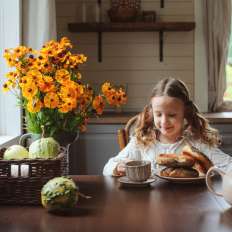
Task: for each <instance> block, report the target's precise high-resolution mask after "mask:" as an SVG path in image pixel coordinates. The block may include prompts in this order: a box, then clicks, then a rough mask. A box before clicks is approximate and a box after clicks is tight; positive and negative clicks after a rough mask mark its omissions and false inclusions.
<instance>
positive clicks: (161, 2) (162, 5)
mask: <svg viewBox="0 0 232 232" xmlns="http://www.w3.org/2000/svg"><path fill="white" fill-rule="evenodd" d="M160 8H164V0H160Z"/></svg>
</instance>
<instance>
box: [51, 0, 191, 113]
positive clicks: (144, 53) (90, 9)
mask: <svg viewBox="0 0 232 232" xmlns="http://www.w3.org/2000/svg"><path fill="white" fill-rule="evenodd" d="M85 4H86V19H87V21H89V22H95V21H96V15H95V12H96V0H85ZM56 8H57V10H56V11H57V31H58V38H61V37H62V36H67V37H69V38H70V39H71V41H72V42H73V44H74V51H75V52H78V53H84V54H85V55H86V56H87V57H88V62H87V63H86V64H85V65H83V66H82V74H83V78H84V80H86V82H88V83H90V84H92V85H94V86H96V87H97V86H99V84H101V83H103V82H104V81H105V80H109V81H111V82H112V83H114V84H117V85H123V86H125V87H126V89H127V94H128V96H129V101H128V103H127V105H125V107H124V108H125V110H126V111H138V110H139V111H140V110H141V109H142V108H143V106H144V105H145V104H146V103H147V100H148V98H149V95H150V92H151V89H152V88H153V86H154V85H155V83H157V81H159V80H160V79H162V78H165V77H168V76H172V77H175V78H180V79H181V80H183V81H185V83H186V84H187V85H188V87H189V89H190V92H191V95H192V96H193V94H194V31H191V32H165V33H164V61H163V62H160V61H159V37H158V36H159V34H158V32H123V33H122V32H117V33H103V44H102V51H103V61H102V62H101V63H99V62H98V60H97V34H96V33H70V32H69V31H68V29H67V24H68V23H69V22H82V0H56ZM109 8H110V0H102V18H103V20H104V21H109V18H108V16H107V10H108V9H109ZM142 9H143V10H155V11H156V13H157V20H162V21H194V0H165V8H163V9H161V8H160V1H159V0H153V1H152V0H142ZM193 97H194V96H193Z"/></svg>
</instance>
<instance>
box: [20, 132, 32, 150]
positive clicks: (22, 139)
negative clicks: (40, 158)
mask: <svg viewBox="0 0 232 232" xmlns="http://www.w3.org/2000/svg"><path fill="white" fill-rule="evenodd" d="M31 137H32V133H26V134H23V135H22V136H21V137H20V138H19V145H21V146H24V147H26V146H27V143H26V142H27V139H29V138H31Z"/></svg>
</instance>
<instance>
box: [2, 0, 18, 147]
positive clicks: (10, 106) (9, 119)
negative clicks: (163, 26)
mask: <svg viewBox="0 0 232 232" xmlns="http://www.w3.org/2000/svg"><path fill="white" fill-rule="evenodd" d="M21 33H22V30H21V0H10V1H9V0H1V4H0V35H1V36H0V54H1V55H0V86H1V87H0V88H1V90H0V145H1V144H2V143H4V142H6V141H8V140H10V139H12V138H14V137H16V136H18V135H20V134H21V109H20V107H18V106H17V99H16V97H15V96H14V95H13V94H11V93H3V91H2V84H3V83H4V81H5V77H4V76H5V74H6V73H7V72H8V71H9V68H8V67H7V65H6V62H5V60H4V59H3V52H4V49H5V48H14V47H16V46H18V45H20V44H21Z"/></svg>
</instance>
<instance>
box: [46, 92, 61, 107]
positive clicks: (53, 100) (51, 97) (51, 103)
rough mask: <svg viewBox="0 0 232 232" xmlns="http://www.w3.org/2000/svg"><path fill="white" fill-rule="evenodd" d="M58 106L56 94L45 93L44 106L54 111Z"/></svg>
mask: <svg viewBox="0 0 232 232" xmlns="http://www.w3.org/2000/svg"><path fill="white" fill-rule="evenodd" d="M58 105H59V97H58V95H57V94H56V93H47V94H46V95H45V97H44V106H45V107H47V108H51V109H55V108H56V107H57V106H58Z"/></svg>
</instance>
